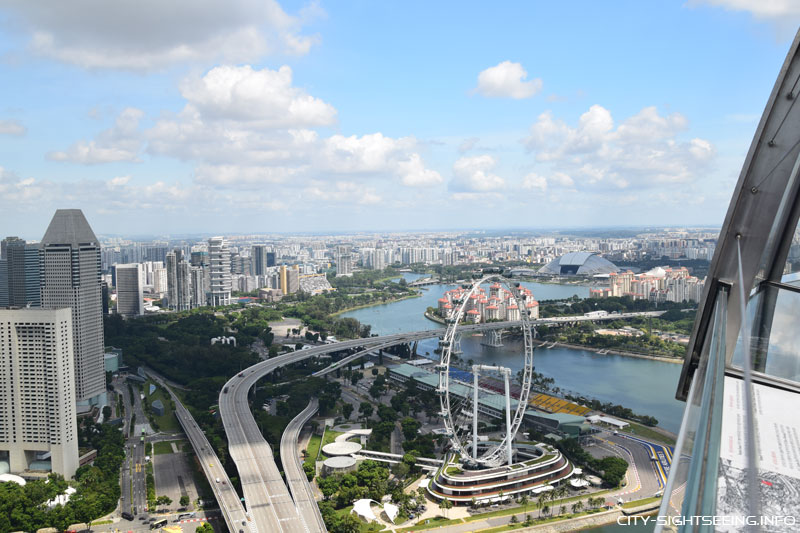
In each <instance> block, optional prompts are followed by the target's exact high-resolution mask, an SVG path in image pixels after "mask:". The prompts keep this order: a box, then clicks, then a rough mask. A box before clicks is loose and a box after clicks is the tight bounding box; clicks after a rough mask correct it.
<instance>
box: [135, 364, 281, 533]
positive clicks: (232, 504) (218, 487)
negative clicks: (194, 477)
mask: <svg viewBox="0 0 800 533" xmlns="http://www.w3.org/2000/svg"><path fill="white" fill-rule="evenodd" d="M148 375H149V376H150V378H151V379H153V380H154V381H156V382H158V383H159V385H161V386H162V387H164V389H165V390H166V391H167V392H168V393H169V395H170V397H171V398H172V401H173V402H174V403H175V418H177V419H178V422H180V424H181V427H183V432H184V433H186V436H187V437H188V439H189V442H190V443H191V444H192V448H194V453H195V455H196V456H197V459H198V461H200V464H201V465H202V467H203V472H204V473H205V475H206V478H208V481H209V484H210V485H211V489H212V490H213V491H214V496H215V497H216V498H217V503H219V506H220V509H221V511H222V515H223V517H224V518H225V522H226V523H227V525H228V531H231V532H237V531H238V532H240V533H241V532H247V533H256V531H257V530H256V528H255V525H254V524H253V522H252V521H251V519H250V517H248V516H247V513H246V512H245V510H244V507H243V506H242V502H241V500H239V494H238V493H237V492H236V489H234V488H233V486H232V485H231V480H230V479H229V478H228V474H227V473H226V472H225V468H224V467H223V466H222V463H220V461H219V458H218V457H217V454H216V452H214V449H213V448H212V447H211V444H209V442H208V439H206V436H205V434H204V433H203V431H202V430H201V429H200V427H199V426H198V425H197V422H195V420H194V418H193V417H192V415H191V413H189V411H188V410H187V409H186V408H185V407H184V406H183V404H182V403H181V401H180V399H179V398H178V397H177V396H176V395H175V393H173V392H172V389H170V388H169V387H168V386H167V385H166V384H165V383H164V382H163V381H162V380H161V378H160V377H159V376H156V375H155V374H151V373H148ZM276 531H277V530H276Z"/></svg>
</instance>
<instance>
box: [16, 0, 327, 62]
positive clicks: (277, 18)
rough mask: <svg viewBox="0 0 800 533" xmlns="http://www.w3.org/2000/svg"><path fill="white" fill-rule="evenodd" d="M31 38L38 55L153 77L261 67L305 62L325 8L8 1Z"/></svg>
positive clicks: (238, 1)
mask: <svg viewBox="0 0 800 533" xmlns="http://www.w3.org/2000/svg"><path fill="white" fill-rule="evenodd" d="M0 6H3V7H5V8H8V9H9V10H10V12H11V13H12V17H14V19H15V23H17V24H18V25H19V26H20V27H23V28H25V29H27V30H28V31H29V32H30V34H31V42H30V48H31V50H32V51H33V52H34V53H37V54H40V55H43V56H46V57H52V58H54V59H57V60H59V61H63V62H66V63H70V64H74V65H78V66H80V67H84V68H92V69H96V68H115V69H128V70H152V69H159V68H163V67H166V66H169V65H172V64H175V63H180V62H196V63H200V64H209V63H212V62H217V61H226V62H231V63H241V62H246V61H254V60H256V59H258V58H260V57H262V56H263V55H264V54H268V53H289V54H305V53H307V52H308V51H309V49H310V48H311V46H312V45H313V44H314V43H315V42H316V41H317V40H318V39H317V38H316V37H313V36H306V35H302V34H301V33H300V31H301V27H302V25H303V23H304V20H303V18H305V17H306V16H307V15H309V14H311V15H315V14H316V13H319V12H320V9H319V8H318V7H316V6H315V7H314V9H306V10H303V12H302V13H301V16H299V17H298V16H291V15H288V14H287V13H286V12H285V11H284V10H283V9H282V8H281V6H280V5H279V4H278V2H276V1H275V0H229V1H227V2H196V1H192V0H170V1H168V2H164V1H161V0H138V1H136V2H131V1H123V2H108V1H106V0H73V1H70V2H47V3H40V2H29V1H27V0H0Z"/></svg>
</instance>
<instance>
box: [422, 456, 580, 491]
mask: <svg viewBox="0 0 800 533" xmlns="http://www.w3.org/2000/svg"><path fill="white" fill-rule="evenodd" d="M514 453H515V456H516V459H517V462H514V463H512V464H511V465H507V464H506V465H502V466H497V467H494V468H482V469H477V470H470V465H469V463H468V462H467V461H462V460H461V458H460V457H459V455H458V454H456V453H451V454H448V455H447V457H445V461H444V464H443V465H442V467H441V468H440V469H438V470H437V471H436V472H435V473H434V475H433V478H432V479H431V480H430V483H428V494H430V496H431V497H432V498H434V499H435V500H437V501H441V500H444V499H445V498H446V499H448V500H450V501H451V502H452V503H453V505H470V504H471V503H472V501H473V499H474V500H475V501H476V502H478V503H483V502H489V503H494V502H499V501H502V500H509V499H513V498H517V497H519V496H523V495H525V496H529V497H530V496H536V495H537V494H539V493H542V492H547V491H551V490H553V488H554V486H555V485H557V484H560V483H565V482H566V481H567V480H568V479H569V478H570V477H571V476H572V475H573V474H574V473H576V471H575V468H574V467H573V465H572V464H571V463H570V462H569V461H568V460H567V458H566V457H564V456H563V455H562V454H561V452H560V451H558V449H556V448H554V447H552V446H550V445H548V444H518V445H515V446H514Z"/></svg>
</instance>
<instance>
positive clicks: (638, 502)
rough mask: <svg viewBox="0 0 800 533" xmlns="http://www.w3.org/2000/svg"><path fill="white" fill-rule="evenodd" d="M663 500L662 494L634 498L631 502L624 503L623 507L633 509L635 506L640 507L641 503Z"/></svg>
mask: <svg viewBox="0 0 800 533" xmlns="http://www.w3.org/2000/svg"><path fill="white" fill-rule="evenodd" d="M658 501H661V497H660V496H654V497H652V498H642V499H641V500H633V501H631V502H627V503H623V504H622V508H623V509H632V508H634V507H639V506H641V505H647V504H648V503H655V502H658Z"/></svg>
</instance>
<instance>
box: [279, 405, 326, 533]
mask: <svg viewBox="0 0 800 533" xmlns="http://www.w3.org/2000/svg"><path fill="white" fill-rule="evenodd" d="M317 409H319V400H317V399H316V398H312V399H311V401H310V402H308V407H306V408H305V409H303V412H301V413H300V414H299V415H297V416H296V417H294V418H293V419H292V421H291V422H289V425H288V426H286V429H285V430H283V435H281V464H283V472H284V474H285V475H286V483H287V484H288V485H289V491H290V492H291V493H292V498H294V504H295V505H296V506H297V509H298V511H300V515H301V516H303V517H304V518H305V520H306V523H308V524H309V529H310V530H311V531H325V522H324V521H323V520H322V513H320V512H319V506H317V501H316V499H315V498H314V490H313V489H312V488H311V483H309V482H308V476H306V473H305V471H304V470H303V461H302V460H301V459H300V455H299V454H298V453H297V440H298V439H299V438H300V430H301V429H303V426H304V425H305V423H306V422H308V420H309V419H310V418H311V417H312V416H314V413H316V412H317Z"/></svg>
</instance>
